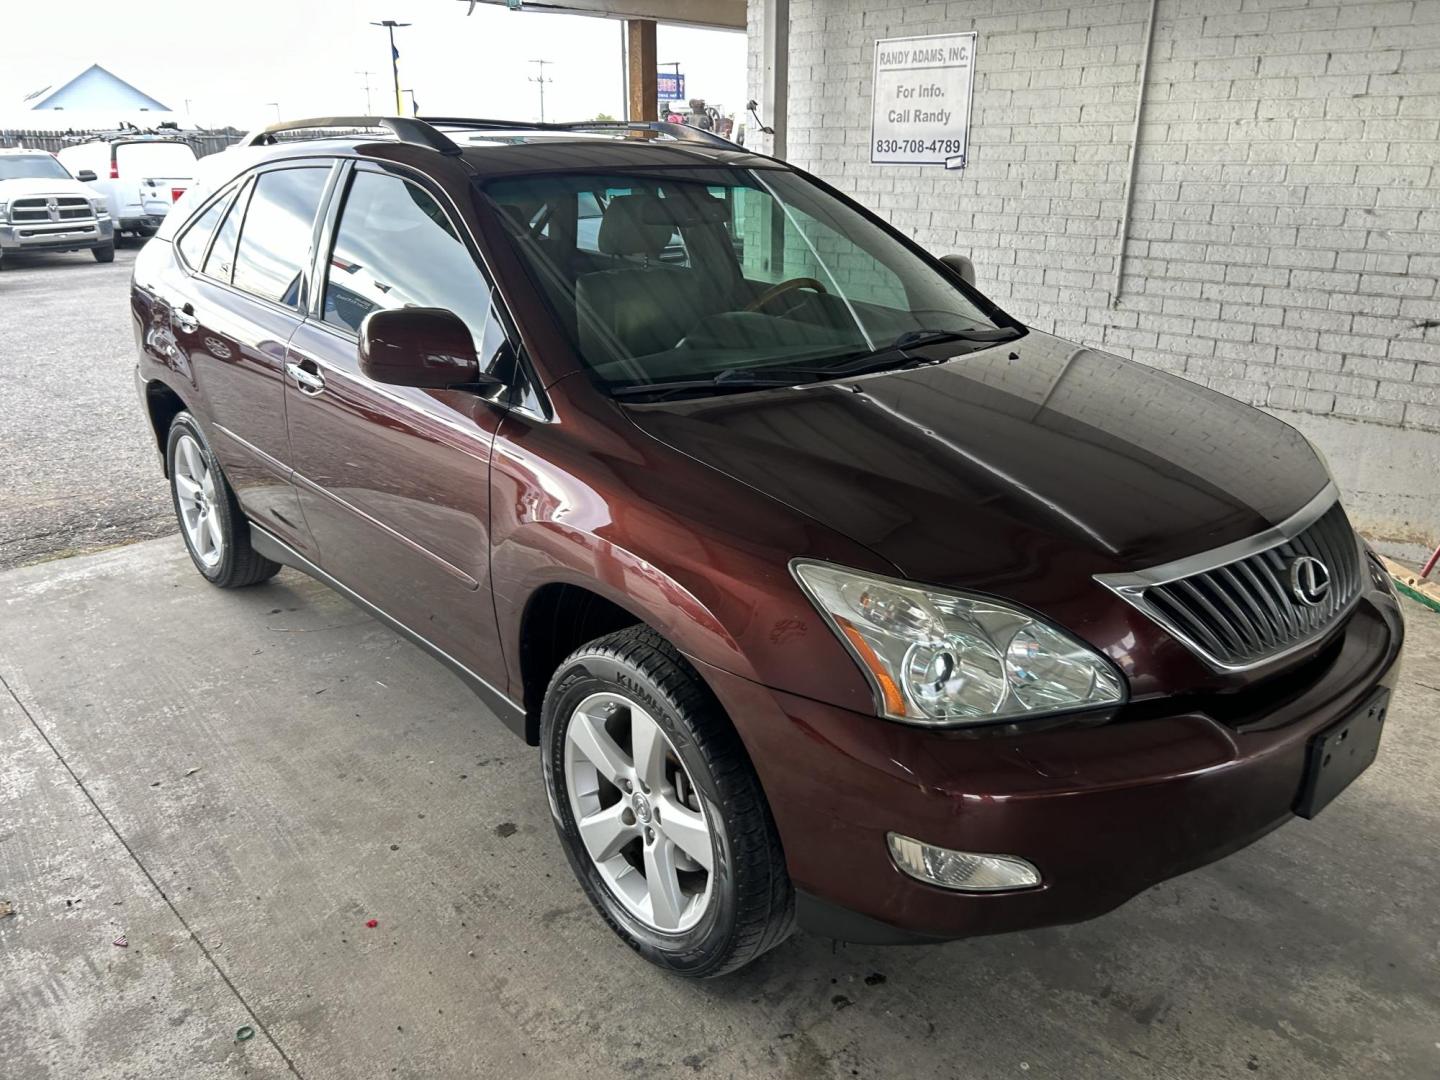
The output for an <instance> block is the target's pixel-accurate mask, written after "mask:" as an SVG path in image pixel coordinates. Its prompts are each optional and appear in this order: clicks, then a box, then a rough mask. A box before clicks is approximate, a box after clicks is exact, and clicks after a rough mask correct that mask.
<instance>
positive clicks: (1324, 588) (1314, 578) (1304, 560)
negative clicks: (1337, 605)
mask: <svg viewBox="0 0 1440 1080" xmlns="http://www.w3.org/2000/svg"><path fill="white" fill-rule="evenodd" d="M1329 591H1330V568H1329V567H1327V566H1326V565H1325V564H1324V563H1323V562H1321V561H1320V560H1319V559H1316V558H1313V557H1312V556H1310V555H1301V556H1300V557H1299V558H1296V559H1294V560H1292V561H1291V563H1290V594H1291V595H1292V596H1294V597H1295V599H1296V600H1299V601H1300V603H1302V604H1304V605H1305V606H1306V607H1319V606H1320V605H1321V604H1322V603H1324V602H1325V595H1326V594H1327V593H1328V592H1329Z"/></svg>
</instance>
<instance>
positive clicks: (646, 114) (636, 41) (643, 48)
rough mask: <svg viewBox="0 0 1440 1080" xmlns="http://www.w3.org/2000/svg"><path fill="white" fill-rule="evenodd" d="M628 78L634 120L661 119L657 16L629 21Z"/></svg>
mask: <svg viewBox="0 0 1440 1080" xmlns="http://www.w3.org/2000/svg"><path fill="white" fill-rule="evenodd" d="M625 42H626V51H625V56H626V65H625V71H626V81H627V90H628V93H629V101H630V113H629V116H630V119H631V120H658V119H660V116H659V113H658V112H657V98H659V96H660V88H659V86H658V85H657V80H656V76H655V72H656V68H655V22H654V20H653V19H627V20H626V21H625Z"/></svg>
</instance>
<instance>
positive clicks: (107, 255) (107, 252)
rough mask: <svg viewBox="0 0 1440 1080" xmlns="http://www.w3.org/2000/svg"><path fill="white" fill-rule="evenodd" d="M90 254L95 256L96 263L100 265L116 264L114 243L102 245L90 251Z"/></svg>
mask: <svg viewBox="0 0 1440 1080" xmlns="http://www.w3.org/2000/svg"><path fill="white" fill-rule="evenodd" d="M90 254H91V255H94V256H95V261H96V262H98V263H108V262H114V261H115V244H114V242H113V241H112V242H111V243H108V244H101V245H100V246H99V247H93V248H91V249H90Z"/></svg>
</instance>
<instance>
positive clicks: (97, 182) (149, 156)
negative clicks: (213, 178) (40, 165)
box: [59, 134, 196, 236]
mask: <svg viewBox="0 0 1440 1080" xmlns="http://www.w3.org/2000/svg"><path fill="white" fill-rule="evenodd" d="M59 157H60V160H61V161H62V162H64V163H65V164H66V165H68V166H69V167H70V168H71V169H74V170H77V171H78V170H81V169H84V170H86V171H89V172H92V173H94V174H95V175H94V177H92V179H91V180H90V181H89V183H90V186H91V187H92V188H94V189H95V190H96V191H98V192H99V193H100V194H101V195H102V196H104V198H105V203H106V205H107V206H108V207H109V209H110V217H111V219H112V220H113V221H114V222H115V231H116V233H117V234H120V233H131V234H133V235H135V236H154V235H155V230H156V229H158V228H159V227H160V223H161V222H162V221H164V220H165V215H166V214H168V213H169V212H170V207H171V206H173V205H174V204H175V200H177V199H178V198H180V196H181V195H183V194H184V193H185V189H186V188H188V187H189V186H190V183H191V181H192V180H193V179H194V177H195V164H196V158H195V150H194V149H193V148H192V147H191V146H190V144H189V143H187V142H185V141H183V140H181V139H175V138H169V137H166V136H159V135H135V134H127V135H117V136H111V137H107V138H103V139H94V140H91V141H89V142H83V143H76V144H75V145H73V146H67V147H64V148H62V149H61V150H60V153H59Z"/></svg>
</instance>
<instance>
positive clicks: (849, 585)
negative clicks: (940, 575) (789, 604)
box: [790, 559, 1125, 726]
mask: <svg viewBox="0 0 1440 1080" xmlns="http://www.w3.org/2000/svg"><path fill="white" fill-rule="evenodd" d="M790 569H791V572H792V573H794V575H795V578H796V580H797V581H799V583H800V587H801V588H802V589H804V590H805V592H806V594H807V595H808V596H809V597H810V599H811V600H812V601H813V602H814V604H815V606H816V607H817V608H819V609H820V613H821V614H822V615H824V616H825V618H826V620H827V621H828V622H829V623H830V627H831V629H833V630H834V631H835V633H836V634H837V635H838V636H839V637H840V640H841V641H842V642H844V643H845V646H846V648H848V649H849V650H850V653H851V655H853V656H854V657H855V659H856V661H858V662H859V664H860V666H861V668H862V669H864V671H865V672H866V674H867V675H868V676H869V678H870V682H871V685H872V686H874V688H875V694H876V698H877V701H878V708H879V710H880V713H881V715H883V716H887V717H889V718H890V719H892V720H904V721H906V722H908V723H912V724H930V725H937V726H949V725H965V724H978V723H984V722H986V721H994V720H1009V719H1018V718H1021V717H1026V716H1037V715H1042V714H1045V713H1053V712H1059V711H1064V710H1070V709H1081V708H1090V707H1095V706H1102V705H1116V704H1119V703H1120V702H1122V701H1124V700H1125V688H1124V684H1123V682H1122V681H1121V677H1120V674H1119V673H1118V672H1117V671H1116V670H1115V669H1114V668H1113V667H1112V666H1111V665H1110V663H1109V661H1107V660H1106V659H1105V658H1104V657H1102V656H1100V655H1099V654H1098V653H1096V652H1094V651H1092V650H1091V649H1089V648H1087V647H1086V646H1084V645H1082V644H1080V643H1079V642H1078V641H1076V640H1075V639H1074V638H1071V637H1069V636H1068V635H1066V634H1064V633H1062V632H1061V631H1059V630H1057V629H1056V628H1055V627H1053V626H1049V625H1048V624H1046V623H1044V622H1042V621H1040V620H1039V619H1037V618H1036V617H1035V616H1034V615H1032V614H1031V613H1029V612H1026V611H1022V610H1020V609H1019V608H1013V607H1010V606H1008V605H1006V604H1003V603H1001V602H1000V601H998V600H992V599H989V598H988V597H981V596H967V595H965V594H963V593H954V592H942V591H940V590H938V589H925V588H920V587H917V586H914V585H907V584H905V583H903V582H898V581H892V580H890V579H888V578H882V577H874V576H872V575H870V574H864V573H861V572H860V571H858V570H847V569H845V568H843V567H839V566H833V565H831V564H830V563H822V562H808V561H805V560H799V559H797V560H796V561H795V562H793V563H791V564H790Z"/></svg>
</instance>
